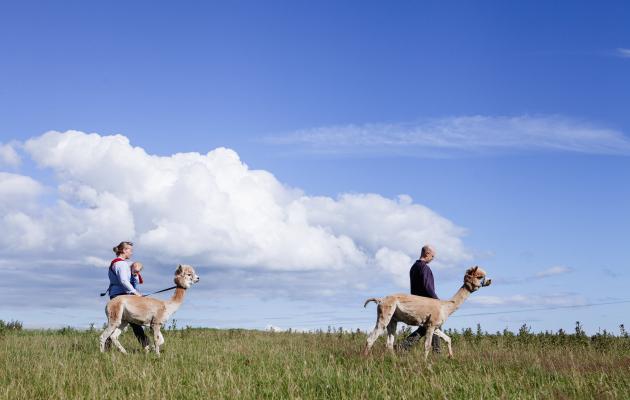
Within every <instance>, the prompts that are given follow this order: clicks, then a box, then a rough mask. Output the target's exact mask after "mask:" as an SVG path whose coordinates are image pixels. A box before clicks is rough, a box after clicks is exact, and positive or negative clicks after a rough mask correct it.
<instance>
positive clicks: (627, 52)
mask: <svg viewBox="0 0 630 400" xmlns="http://www.w3.org/2000/svg"><path fill="white" fill-rule="evenodd" d="M617 55H618V56H619V57H622V58H630V49H624V48H621V47H620V48H618V49H617Z"/></svg>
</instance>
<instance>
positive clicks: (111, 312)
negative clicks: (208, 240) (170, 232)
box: [100, 265, 199, 355]
mask: <svg viewBox="0 0 630 400" xmlns="http://www.w3.org/2000/svg"><path fill="white" fill-rule="evenodd" d="M174 282H175V285H176V286H177V288H176V289H175V294H174V295H173V297H172V298H171V299H170V300H167V301H162V300H158V299H152V298H149V297H140V296H118V297H115V298H113V299H111V300H110V301H109V302H108V303H107V305H106V306H105V315H107V328H105V330H104V331H103V333H102V334H101V336H100V347H101V352H104V351H105V341H106V340H107V338H111V340H112V343H114V345H115V346H116V347H117V348H118V350H120V351H121V352H123V353H125V354H127V351H126V350H125V348H124V347H123V346H122V345H121V344H120V342H119V341H118V336H120V334H121V333H122V330H123V329H124V328H125V327H126V326H127V325H128V323H129V322H132V323H135V324H138V325H145V326H150V327H151V330H152V331H153V342H154V344H155V352H156V354H157V355H160V346H161V345H162V344H164V337H163V336H162V333H161V332H160V327H161V326H163V325H164V323H165V322H166V321H167V320H168V318H169V317H170V316H171V315H172V314H173V313H174V312H175V311H177V309H178V308H179V307H180V306H181V305H182V302H183V301H184V295H185V293H186V289H188V288H189V287H190V286H191V285H192V284H193V283H197V282H199V277H198V276H197V274H196V273H195V270H194V269H193V267H191V266H190V265H180V266H179V267H177V270H176V271H175V279H174ZM145 350H148V346H147V347H146V348H145Z"/></svg>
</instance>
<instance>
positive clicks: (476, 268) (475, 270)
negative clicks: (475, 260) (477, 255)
mask: <svg viewBox="0 0 630 400" xmlns="http://www.w3.org/2000/svg"><path fill="white" fill-rule="evenodd" d="M478 269H479V266H478V265H475V267H474V268H473V269H472V271H471V272H472V273H473V274H474V273H475V272H477V270H478Z"/></svg>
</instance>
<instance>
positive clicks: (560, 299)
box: [468, 293, 586, 307]
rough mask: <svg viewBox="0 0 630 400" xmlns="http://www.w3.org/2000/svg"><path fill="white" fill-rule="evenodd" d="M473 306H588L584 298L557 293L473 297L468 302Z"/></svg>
mask: <svg viewBox="0 0 630 400" xmlns="http://www.w3.org/2000/svg"><path fill="white" fill-rule="evenodd" d="M468 302H469V303H471V304H477V305H481V306H529V307H534V306H549V307H554V306H555V307H568V306H579V305H584V304H586V299H585V298H584V297H583V296H578V295H573V294H566V293H557V294H545V295H523V294H515V295H511V296H503V297H501V296H471V297H470V299H469V300H468Z"/></svg>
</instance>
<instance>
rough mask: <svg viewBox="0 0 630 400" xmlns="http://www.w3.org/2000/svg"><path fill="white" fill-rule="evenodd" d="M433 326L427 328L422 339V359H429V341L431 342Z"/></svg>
mask: <svg viewBox="0 0 630 400" xmlns="http://www.w3.org/2000/svg"><path fill="white" fill-rule="evenodd" d="M434 331H435V327H434V326H429V327H427V333H426V336H425V339H424V359H425V360H426V359H427V358H428V357H429V351H430V350H431V341H432V340H433V332H434Z"/></svg>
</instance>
